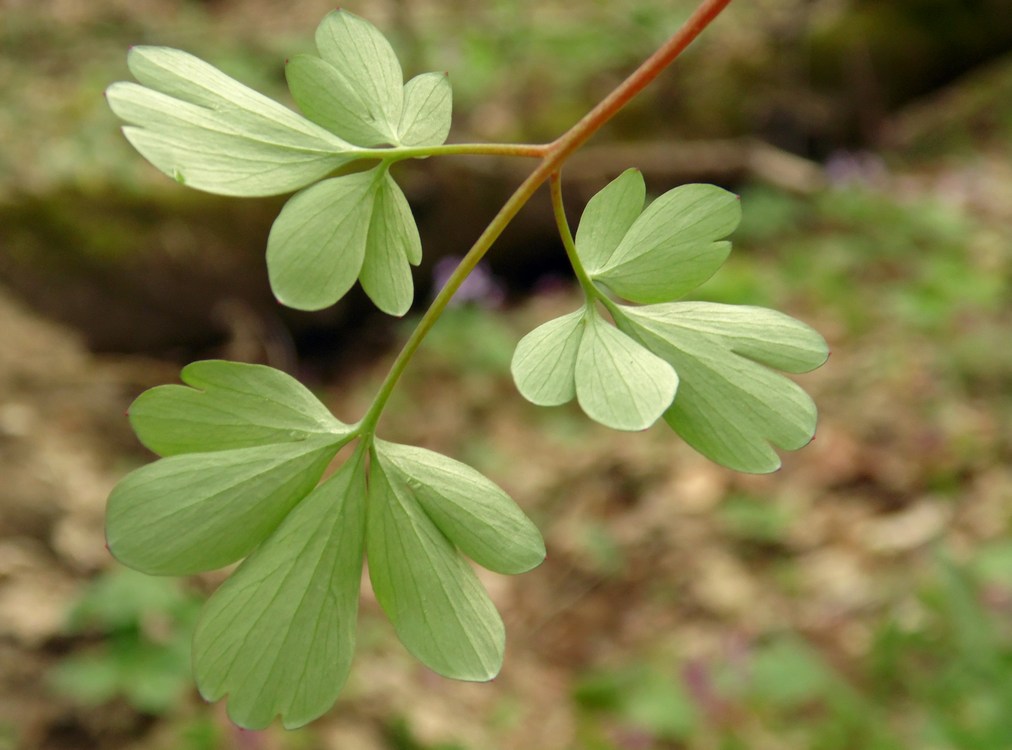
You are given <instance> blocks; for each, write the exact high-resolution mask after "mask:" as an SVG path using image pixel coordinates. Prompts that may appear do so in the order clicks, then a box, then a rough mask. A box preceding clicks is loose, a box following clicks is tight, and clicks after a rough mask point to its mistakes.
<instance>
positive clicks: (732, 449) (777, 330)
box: [618, 302, 828, 473]
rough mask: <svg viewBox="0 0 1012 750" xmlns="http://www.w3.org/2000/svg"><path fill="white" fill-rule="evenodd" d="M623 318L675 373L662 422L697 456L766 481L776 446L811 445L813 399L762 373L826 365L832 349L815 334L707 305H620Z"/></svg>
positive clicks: (762, 312)
mask: <svg viewBox="0 0 1012 750" xmlns="http://www.w3.org/2000/svg"><path fill="white" fill-rule="evenodd" d="M621 315H622V316H621V318H620V319H619V321H618V322H619V325H620V326H622V327H623V329H625V330H627V331H628V332H630V334H632V335H634V336H636V337H637V338H638V339H640V340H641V341H642V342H643V343H644V344H645V345H646V346H647V347H649V348H650V350H651V351H653V352H654V353H656V354H657V355H659V356H660V357H661V358H663V359H664V360H665V361H667V362H669V363H671V365H672V366H673V367H674V368H675V370H676V371H677V372H678V375H679V377H680V382H681V384H680V386H679V391H678V397H677V398H676V399H675V402H674V403H673V404H672V406H671V408H670V409H669V410H668V411H667V412H666V413H665V415H664V417H665V420H666V421H667V422H668V424H670V425H671V427H672V428H674V430H675V431H676V432H678V434H679V435H681V436H682V438H683V439H684V440H685V441H686V442H687V443H689V445H691V446H693V447H694V448H695V449H696V450H698V451H699V452H700V453H702V454H703V455H705V456H707V457H709V458H710V459H712V460H714V461H716V462H717V463H720V464H723V465H724V466H727V467H729V468H732V469H737V470H738V471H747V472H755V473H765V472H770V471H775V470H776V469H778V468H779V467H780V458H779V457H778V456H777V454H776V451H775V450H774V449H773V447H772V445H776V446H779V447H780V448H783V449H785V450H796V449H798V448H801V447H803V446H804V445H806V444H807V443H808V442H809V441H810V440H811V439H812V436H813V435H814V433H815V423H816V408H815V404H814V403H813V402H812V399H811V398H810V397H809V396H808V394H806V393H805V392H804V391H803V390H802V389H801V388H800V386H798V385H797V384H796V383H794V382H793V381H791V380H789V379H787V378H785V377H784V376H782V375H779V374H777V373H775V372H773V371H772V370H770V369H768V367H767V365H769V366H772V367H777V368H779V369H784V370H788V371H791V372H804V371H807V370H811V369H813V368H815V367H818V366H819V365H820V364H822V362H824V361H825V359H826V356H827V355H828V350H827V348H826V344H825V341H823V339H822V337H821V336H820V335H819V334H818V333H817V332H816V331H815V330H813V329H812V328H810V327H808V326H807V325H805V324H804V323H801V322H799V321H797V320H794V319H792V318H790V317H788V316H787V315H783V314H782V313H778V312H775V311H773V310H766V309H763V308H756V307H735V306H730V305H720V304H714V303H705V302H682V303H670V304H663V305H650V306H646V307H638V308H633V307H622V308H621ZM771 444H772V445H771Z"/></svg>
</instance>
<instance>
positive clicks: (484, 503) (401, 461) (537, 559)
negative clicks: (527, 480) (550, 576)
mask: <svg viewBox="0 0 1012 750" xmlns="http://www.w3.org/2000/svg"><path fill="white" fill-rule="evenodd" d="M376 448H377V450H376V454H377V457H378V460H379V462H380V464H381V465H382V467H383V471H384V473H385V474H386V475H387V476H388V477H394V478H396V480H397V481H398V482H399V483H400V484H402V485H406V486H407V487H409V488H410V489H411V492H412V493H413V496H414V498H415V500H417V501H418V503H419V505H421V507H422V510H424V511H425V513H426V514H427V515H428V516H429V518H430V519H432V521H433V522H434V523H435V524H436V526H437V528H438V529H439V530H440V531H442V532H443V534H445V535H446V537H447V538H448V539H449V540H450V541H451V542H453V544H455V545H456V546H457V547H458V548H460V550H461V552H463V553H464V554H465V555H467V556H468V557H470V558H471V559H472V560H474V561H475V562H476V563H478V564H479V565H481V566H483V567H485V568H488V569H489V570H494V571H495V572H497V573H507V574H515V573H523V572H525V571H528V570H530V569H531V568H534V567H537V566H538V565H540V564H541V562H542V560H544V559H545V543H544V541H543V540H542V538H541V532H539V531H538V528H537V526H535V525H534V524H533V523H532V522H531V520H530V519H529V518H528V517H527V516H526V515H524V512H523V511H522V510H520V508H519V506H517V504H516V503H515V502H513V500H512V499H511V498H510V496H509V495H507V494H506V493H505V492H504V491H503V490H502V489H501V488H500V487H499V486H498V485H496V484H495V483H494V482H492V481H491V480H489V479H488V478H486V477H485V476H484V475H482V474H481V473H480V472H478V471H475V470H474V469H472V468H471V467H470V466H467V465H465V464H462V463H460V462H459V461H454V460H453V459H452V458H447V457H446V456H443V455H441V454H439V453H435V452H433V451H430V450H425V449H424V448H416V447H414V446H409V445H398V444H395V443H387V442H384V441H377V445H376Z"/></svg>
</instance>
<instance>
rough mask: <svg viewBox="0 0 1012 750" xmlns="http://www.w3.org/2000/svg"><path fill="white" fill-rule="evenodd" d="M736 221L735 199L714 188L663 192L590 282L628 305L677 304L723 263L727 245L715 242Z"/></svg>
mask: <svg viewBox="0 0 1012 750" xmlns="http://www.w3.org/2000/svg"><path fill="white" fill-rule="evenodd" d="M619 179H622V178H619ZM740 219H741V205H740V203H739V201H738V197H737V196H735V195H734V194H733V193H729V192H727V191H726V190H721V189H720V188H718V187H716V186H714V185H682V186H681V187H677V188H675V189H674V190H669V191H668V192H666V193H665V194H664V195H662V196H661V197H660V198H658V199H657V200H655V201H654V202H653V203H651V204H650V205H649V206H647V208H646V210H644V211H643V213H642V214H640V216H639V218H637V219H636V220H635V222H633V224H632V226H631V227H630V228H629V231H628V232H626V233H625V236H624V237H623V238H622V241H621V242H620V243H619V245H618V247H617V248H615V252H614V253H612V255H611V256H610V257H609V258H608V259H607V261H606V262H605V263H604V264H603V265H601V266H599V267H597V268H596V269H595V270H594V271H592V272H591V277H592V278H593V279H594V280H595V281H600V282H603V283H604V284H606V285H607V286H608V287H609V288H610V289H611V290H612V291H614V292H615V293H616V294H618V295H620V296H622V297H625V298H626V299H628V300H632V301H633V302H644V303H650V302H667V301H670V300H674V299H678V298H679V297H681V296H682V295H684V294H685V293H686V292H688V291H690V290H692V289H694V288H695V287H697V286H699V285H700V284H702V283H703V282H704V281H706V280H707V279H708V278H710V277H711V276H712V275H713V274H714V273H715V272H716V270H717V269H718V268H720V266H721V265H722V264H723V263H724V261H725V260H726V259H727V256H728V254H729V253H730V252H731V244H730V243H729V242H718V241H717V240H719V239H720V238H723V237H726V236H727V235H728V234H730V233H731V232H732V231H733V230H734V228H735V227H736V226H737V225H738V221H739V220H740Z"/></svg>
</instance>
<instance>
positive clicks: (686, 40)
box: [357, 0, 731, 434]
mask: <svg viewBox="0 0 1012 750" xmlns="http://www.w3.org/2000/svg"><path fill="white" fill-rule="evenodd" d="M730 2H731V0H703V2H701V3H700V5H699V6H698V7H697V8H696V10H695V11H694V12H693V13H692V15H691V16H689V18H688V19H687V20H686V21H685V23H683V24H682V26H681V27H680V28H679V29H678V30H677V31H676V32H675V33H674V34H673V35H672V36H671V37H670V38H669V39H668V40H667V41H666V42H665V43H664V44H662V45H661V46H660V47H659V48H658V49H657V50H656V51H655V52H654V53H653V54H652V55H650V57H648V58H647V59H646V60H644V61H643V63H642V64H641V65H640V66H639V67H638V68H636V70H634V71H633V72H632V73H631V74H630V75H629V77H628V78H626V79H625V80H624V81H623V82H622V83H620V84H619V85H618V86H617V87H616V88H615V89H614V90H613V91H612V92H611V93H610V94H608V96H606V97H605V98H604V99H602V100H601V102H600V103H599V104H598V105H597V106H595V107H594V108H593V109H591V110H590V111H589V112H588V113H587V114H586V115H584V116H583V118H582V119H581V120H580V121H579V122H577V123H576V124H575V125H573V127H571V128H570V129H569V130H567V131H566V132H565V133H563V134H562V135H561V136H559V138H557V139H556V140H555V141H553V142H552V143H550V144H548V145H547V146H533V147H532V146H522V145H521V146H510V145H505V146H499V147H497V146H494V145H493V144H487V145H486V144H457V145H456V146H454V145H451V146H439V147H430V148H427V149H424V148H423V149H421V151H422V152H424V153H420V155H432V154H434V153H437V152H436V151H434V149H437V148H438V149H454V148H457V149H459V150H457V151H449V150H444V151H442V152H440V153H488V154H504V155H513V156H540V157H541V163H540V164H538V166H537V167H536V168H535V169H534V171H533V172H531V174H530V175H528V177H527V179H525V180H524V181H523V182H522V183H521V184H520V187H518V188H517V189H516V190H515V191H514V193H513V195H511V196H510V198H509V200H507V201H506V203H505V204H504V205H503V207H502V208H501V209H499V213H497V214H496V215H495V218H493V219H492V221H491V223H490V224H489V225H488V226H487V227H486V228H485V231H484V232H482V233H481V236H480V237H478V239H477V240H476V241H475V243H474V245H472V246H471V249H470V250H469V251H468V252H467V255H465V256H464V258H463V259H462V260H461V261H460V264H459V265H458V266H457V267H456V268H455V269H454V271H453V273H452V274H451V275H450V278H449V279H447V281H446V284H445V285H444V286H443V288H442V289H441V290H440V292H439V294H437V295H436V298H435V299H434V300H433V301H432V304H431V305H429V309H428V310H426V311H425V314H424V315H423V316H422V319H421V320H419V321H418V325H417V326H416V327H415V330H414V331H412V332H411V335H410V336H409V337H408V340H407V341H406V342H404V346H403V347H402V348H401V351H400V353H399V354H398V355H397V358H396V359H395V360H394V362H393V364H392V365H391V366H390V371H389V372H388V373H387V376H386V378H385V379H384V381H383V383H382V385H380V389H379V391H378V392H377V394H376V398H375V399H373V402H372V405H371V406H370V407H369V410H368V411H367V412H366V414H365V416H364V417H362V420H361V421H360V422H359V423H358V425H357V430H358V432H359V434H372V433H373V432H375V430H376V424H377V423H378V422H379V418H380V416H381V415H382V413H383V408H384V407H385V406H386V403H387V401H388V400H389V398H390V394H391V393H393V390H394V387H395V386H396V385H397V381H398V380H400V377H401V375H402V374H403V373H404V370H405V368H406V367H407V366H408V362H409V361H410V360H411V357H412V355H414V353H415V351H416V350H417V349H418V347H419V346H420V345H421V343H422V340H423V339H424V338H425V336H426V334H428V332H429V331H430V330H432V327H433V326H434V325H435V324H436V321H437V320H438V319H439V316H440V315H442V314H443V311H444V310H445V309H446V306H447V305H448V304H449V303H450V299H451V298H452V297H453V295H454V294H455V293H456V291H457V290H458V289H459V288H460V285H461V284H463V283H464V279H466V278H467V277H468V275H470V273H471V271H473V270H474V269H475V267H476V266H477V265H478V262H479V261H480V260H481V259H482V258H483V257H484V255H485V253H487V252H488V250H489V248H491V247H492V243H494V242H495V241H496V239H498V237H499V235H500V234H502V232H503V230H504V229H506V227H507V225H508V224H509V223H510V222H511V221H512V220H513V218H514V217H515V216H516V215H517V214H518V213H519V212H520V209H521V208H523V206H524V205H525V204H526V203H527V201H529V200H530V199H531V197H532V196H533V195H534V193H535V192H536V191H537V189H538V188H539V187H540V186H541V184H542V183H544V182H545V181H546V180H547V179H549V177H551V175H552V174H554V173H555V172H557V171H558V170H559V168H560V167H561V166H562V163H563V162H565V161H566V159H567V158H569V156H570V155H571V154H572V153H573V152H574V151H576V149H578V148H579V147H580V146H582V145H583V144H584V143H585V142H586V141H587V140H589V139H590V137H591V136H592V135H594V133H596V132H597V131H598V130H600V129H601V127H602V126H603V125H604V124H605V123H606V122H608V120H610V119H611V118H612V117H614V116H615V114H616V113H617V112H618V111H619V110H620V109H622V107H624V106H625V105H626V104H627V103H628V102H629V100H630V99H632V98H633V97H634V96H636V94H638V93H639V92H640V91H642V90H643V89H644V88H645V87H646V86H647V85H648V84H649V83H650V82H651V81H653V80H654V79H655V78H656V77H657V76H658V75H659V74H660V73H661V71H663V70H664V69H665V68H666V67H667V66H668V65H670V64H671V63H672V62H673V61H674V60H675V59H676V58H677V57H678V56H679V55H680V54H681V53H682V52H683V51H684V50H685V48H686V47H688V46H689V44H691V43H692V41H693V40H694V39H695V38H696V37H697V36H699V34H700V32H702V31H703V29H705V28H706V27H707V26H709V25H710V24H711V23H712V22H713V20H714V19H715V18H716V17H717V16H718V15H719V14H720V12H721V11H722V10H724V8H726V7H727V6H728V5H729V4H730ZM469 148H472V149H473V148H481V149H488V150H482V151H477V152H476V151H473V150H467V149H469ZM502 149H520V150H524V149H530V152H529V153H517V152H515V151H514V152H512V153H511V152H509V151H504V150H502ZM408 150H409V149H402V150H400V153H402V154H403V153H404V152H405V151H408ZM376 151H377V154H376V156H377V158H383V154H389V153H390V151H391V149H376ZM581 283H582V280H581Z"/></svg>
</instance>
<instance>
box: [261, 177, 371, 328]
mask: <svg viewBox="0 0 1012 750" xmlns="http://www.w3.org/2000/svg"><path fill="white" fill-rule="evenodd" d="M375 185H376V174H375V170H370V171H368V172H358V173H356V174H350V175H345V176H343V177H334V178H333V179H330V180H324V181H323V182H321V183H319V184H317V185H313V186H312V187H309V188H306V189H305V190H303V191H301V192H299V193H296V194H295V195H294V196H292V197H291V198H290V199H289V200H288V202H287V203H286V204H285V206H284V208H282V209H281V213H280V214H279V215H278V218H277V219H275V221H274V226H273V227H271V233H270V236H269V237H268V238H267V272H268V274H269V276H270V281H271V289H272V290H273V291H274V294H275V296H276V297H277V298H278V300H279V301H280V302H281V303H282V304H284V305H287V306H288V307H294V308H296V309H298V310H321V309H323V308H325V307H329V306H330V305H333V304H334V303H335V302H337V301H338V300H339V299H340V298H341V297H343V296H344V294H345V293H346V292H347V291H348V290H349V289H350V288H351V286H352V285H353V284H354V283H355V279H357V278H358V275H359V272H360V271H361V270H362V262H363V259H364V258H365V251H366V238H367V237H368V234H369V223H370V221H371V219H372V212H373V204H374V200H375Z"/></svg>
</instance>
